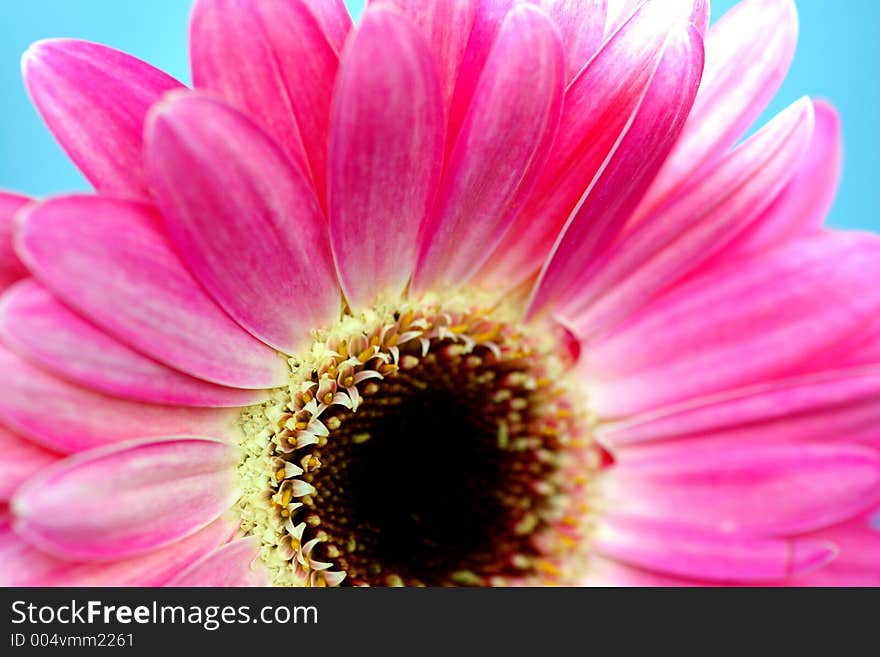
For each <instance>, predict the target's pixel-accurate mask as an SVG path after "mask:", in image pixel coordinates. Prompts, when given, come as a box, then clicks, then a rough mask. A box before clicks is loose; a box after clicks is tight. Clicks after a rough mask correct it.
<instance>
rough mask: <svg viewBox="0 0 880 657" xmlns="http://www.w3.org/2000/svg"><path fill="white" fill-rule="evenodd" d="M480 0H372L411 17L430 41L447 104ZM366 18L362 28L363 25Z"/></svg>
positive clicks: (453, 89) (372, 3) (373, 2)
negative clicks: (429, 0) (428, 0)
mask: <svg viewBox="0 0 880 657" xmlns="http://www.w3.org/2000/svg"><path fill="white" fill-rule="evenodd" d="M477 2H478V0H432V2H425V1H424V0H372V2H371V5H373V6H375V5H387V6H392V7H395V8H396V9H397V10H398V11H399V12H401V13H402V14H403V15H404V16H406V17H407V18H408V19H410V20H411V21H412V22H413V24H415V26H416V27H417V28H418V30H419V32H420V33H421V34H422V35H423V37H424V38H425V40H426V41H427V43H428V45H429V47H430V52H431V53H432V54H433V59H434V66H436V67H437V71H438V72H439V74H440V89H441V92H442V94H443V101H444V107H445V106H448V104H449V103H450V102H451V100H452V94H453V92H454V91H455V82H456V80H457V79H458V72H459V67H460V65H461V61H462V58H463V57H464V52H465V48H466V47H467V44H468V39H469V38H470V35H471V28H472V26H473V24H474V17H475V15H476V11H477ZM363 27H364V26H363V22H362V24H361V26H360V27H359V28H358V29H359V30H362V29H363Z"/></svg>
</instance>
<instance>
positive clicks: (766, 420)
mask: <svg viewBox="0 0 880 657" xmlns="http://www.w3.org/2000/svg"><path fill="white" fill-rule="evenodd" d="M600 433H601V436H602V439H603V441H605V442H607V443H609V444H611V445H613V446H615V447H618V448H620V447H625V446H627V445H640V446H641V445H645V444H648V443H658V442H662V441H666V440H673V439H681V438H686V439H689V440H697V439H698V440H699V444H700V445H706V444H708V443H711V444H722V443H723V444H729V445H744V444H769V443H795V442H805V441H812V440H816V441H826V440H828V441H830V440H846V441H848V442H860V443H864V444H868V445H873V446H876V447H880V368H877V367H874V368H855V369H846V370H840V371H835V372H824V373H820V374H816V375H811V376H805V377H796V378H793V379H787V380H782V381H774V382H770V383H764V384H758V385H755V386H751V387H748V388H742V389H739V390H733V391H731V392H728V393H725V394H723V395H714V396H710V397H704V398H697V399H693V400H688V401H687V402H684V403H683V404H679V405H677V406H671V407H667V408H664V409H660V410H658V411H656V412H653V413H648V414H646V415H642V416H636V417H634V418H631V419H629V420H625V421H622V422H618V423H612V424H606V425H604V426H602V427H601V428H600ZM646 451H647V450H644V449H640V450H639V451H638V453H639V454H643V453H645V452H646Z"/></svg>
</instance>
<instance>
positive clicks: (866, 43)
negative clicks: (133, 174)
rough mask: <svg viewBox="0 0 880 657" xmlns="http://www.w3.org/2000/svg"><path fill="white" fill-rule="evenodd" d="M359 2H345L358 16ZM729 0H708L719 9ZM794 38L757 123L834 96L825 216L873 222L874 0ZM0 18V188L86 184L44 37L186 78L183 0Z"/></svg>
mask: <svg viewBox="0 0 880 657" xmlns="http://www.w3.org/2000/svg"><path fill="white" fill-rule="evenodd" d="M363 4H364V3H363V0H348V5H349V7H350V8H351V10H352V12H353V14H355V15H358V14H359V13H360V11H361V10H362V7H363ZM733 4H735V2H734V0H713V2H712V14H713V16H714V17H718V16H720V15H721V14H723V13H724V12H725V11H726V10H727V9H729V8H730V7H731V6H732V5H733ZM797 4H798V10H799V13H800V25H801V32H800V41H799V45H798V50H797V53H796V55H795V59H794V63H793V65H792V68H791V71H790V73H789V76H788V78H787V79H786V81H785V83H784V84H783V86H782V88H781V89H780V91H779V93H778V94H777V97H776V99H775V100H774V102H773V103H772V104H771V106H770V107H769V108H768V110H767V112H766V113H765V115H764V116H763V117H762V118H761V120H760V121H759V123H760V122H763V121H766V120H767V119H768V118H769V117H770V116H772V115H773V114H774V113H776V112H777V111H779V110H780V109H782V108H783V107H785V106H786V105H788V104H789V103H790V102H791V101H793V100H795V99H796V98H798V97H800V96H802V95H804V94H809V95H812V96H820V97H824V98H827V99H829V100H831V101H832V102H833V103H834V104H835V105H836V106H837V107H838V108H839V110H840V112H841V115H842V116H843V126H844V149H845V150H844V153H845V156H844V173H843V182H842V184H841V188H840V193H839V195H838V197H837V200H836V202H835V204H834V207H833V208H832V211H831V216H830V218H829V221H830V222H831V223H832V224H834V225H836V226H841V227H847V228H869V229H873V230H880V179H878V174H877V154H878V152H880V56H878V54H877V50H876V48H877V45H876V44H877V33H878V30H880V2H878V1H877V0H800V1H799V2H798V3H797ZM2 11H3V21H2V25H0V89H2V96H0V188H2V189H9V190H17V191H22V192H26V193H29V194H34V195H47V194H54V193H58V192H63V191H73V190H82V189H87V188H88V186H87V184H86V182H85V181H84V180H83V178H82V177H81V176H80V174H79V173H78V172H77V171H76V169H75V168H74V167H73V165H72V164H70V163H69V161H68V160H67V158H66V157H65V156H64V154H63V153H62V151H61V150H60V148H59V147H58V146H57V145H56V144H55V142H54V140H53V139H52V137H51V135H50V134H49V133H48V131H47V130H46V129H45V128H44V126H43V124H42V122H41V121H40V119H39V117H38V116H37V114H36V112H35V111H34V110H33V108H32V107H31V105H30V102H29V100H28V97H27V94H26V92H25V90H24V87H23V85H22V83H21V76H20V70H19V60H20V57H21V53H22V52H24V50H25V49H26V48H27V47H28V45H29V44H30V43H31V42H33V41H36V40H38V39H41V38H46V37H60V36H64V37H78V38H82V39H88V40H91V41H99V42H101V43H105V44H108V45H111V46H114V47H116V48H119V49H121V50H125V51H126V52H129V53H132V54H134V55H136V56H138V57H140V58H141V59H144V60H146V61H149V62H151V63H152V64H154V65H155V66H158V67H159V68H162V69H164V70H166V71H168V72H169V73H171V74H172V75H174V76H175V77H177V78H178V79H180V80H181V81H183V82H188V81H189V69H188V64H187V23H188V17H189V3H188V2H186V1H185V0H151V1H150V2H138V1H136V0H123V1H120V0H43V2H15V1H13V0H4V2H3V6H2Z"/></svg>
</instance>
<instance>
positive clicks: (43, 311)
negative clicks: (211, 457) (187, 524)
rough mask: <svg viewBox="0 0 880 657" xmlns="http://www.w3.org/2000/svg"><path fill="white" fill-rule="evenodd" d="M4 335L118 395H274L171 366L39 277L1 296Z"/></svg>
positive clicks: (165, 398) (191, 399)
mask: <svg viewBox="0 0 880 657" xmlns="http://www.w3.org/2000/svg"><path fill="white" fill-rule="evenodd" d="M0 336H2V338H3V340H4V342H5V343H6V344H7V345H8V346H9V347H10V348H12V349H14V350H15V351H16V352H17V353H19V354H21V355H22V356H24V357H25V358H27V359H28V360H31V361H32V362H34V363H36V364H38V365H40V366H42V367H44V368H46V369H47V370H49V371H51V372H53V373H54V374H57V375H59V376H61V377H63V378H65V379H69V380H71V381H73V382H75V383H80V384H83V385H84V386H86V387H88V388H92V389H94V390H98V391H101V392H104V393H107V394H109V395H114V396H117V397H125V398H127V399H136V400H138V401H146V402H153V403H156V404H176V405H182V406H248V405H250V404H256V403H259V402H261V401H264V400H265V399H267V398H268V395H269V393H268V391H264V390H262V391H261V390H241V389H239V388H225V387H223V386H218V385H214V384H213V383H208V382H207V381H202V380H200V379H195V378H193V377H191V376H188V375H186V374H183V373H181V372H177V371H176V370H172V369H170V368H168V367H165V366H164V365H162V364H161V363H158V362H156V361H154V360H152V359H151V358H148V357H147V356H144V355H143V354H141V353H139V352H137V351H135V350H134V349H131V348H130V347H127V346H126V345H124V344H123V343H121V342H119V341H118V340H116V339H114V338H112V337H110V336H109V335H107V334H106V333H104V332H103V331H102V330H101V329H99V328H97V327H96V326H94V325H93V324H91V323H90V322H88V321H87V320H85V319H83V318H82V317H80V316H79V315H77V314H76V313H75V312H73V311H72V310H70V309H69V308H68V307H67V306H65V305H64V304H62V303H61V302H60V301H58V300H57V299H56V298H55V297H54V296H52V294H51V293H50V292H48V291H47V290H46V289H45V288H44V287H43V286H42V285H40V284H39V283H37V282H36V281H34V280H33V279H27V280H24V281H20V282H19V283H17V284H16V285H14V286H13V287H12V288H10V289H9V290H8V291H7V292H6V294H4V295H3V296H2V297H0Z"/></svg>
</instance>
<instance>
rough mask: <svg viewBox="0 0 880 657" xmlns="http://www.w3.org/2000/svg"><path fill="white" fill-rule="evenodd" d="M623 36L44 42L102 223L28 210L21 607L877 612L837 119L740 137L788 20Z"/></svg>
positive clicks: (16, 363) (258, 26)
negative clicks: (282, 588)
mask: <svg viewBox="0 0 880 657" xmlns="http://www.w3.org/2000/svg"><path fill="white" fill-rule="evenodd" d="M605 8H606V3H605V2H604V1H599V0H579V1H578V2H570V1H567V2H562V1H555V0H540V1H538V0H535V1H532V2H515V1H514V0H481V1H476V0H475V1H467V0H436V1H435V2H431V3H424V2H418V3H417V2H408V1H407V0H377V1H375V2H373V3H372V4H371V5H370V6H369V7H368V8H367V10H366V12H365V15H364V17H363V19H362V21H361V23H360V25H359V26H358V28H357V29H354V28H353V27H352V25H351V21H350V18H349V17H348V14H347V13H346V11H345V8H344V6H343V4H342V2H341V0H337V1H334V2H324V1H322V2H316V1H314V0H261V1H260V2H256V0H198V1H197V2H196V5H195V10H194V14H193V20H192V34H191V37H192V61H193V80H194V85H195V90H188V89H185V88H183V86H182V85H181V84H179V83H178V82H176V81H175V80H173V79H172V78H170V77H168V76H167V75H165V74H164V73H162V72H160V71H157V70H155V69H154V68H152V67H150V66H149V65H147V64H145V63H143V62H141V61H139V60H136V59H134V58H132V57H130V56H128V55H125V54H123V53H120V52H117V51H114V50H112V49H109V48H106V47H104V46H100V45H96V44H92V43H86V42H82V41H74V40H51V41H44V42H40V43H37V44H35V45H34V46H33V47H32V48H31V49H30V50H29V51H28V52H27V54H26V55H25V58H24V65H23V68H24V76H25V80H26V83H27V86H28V89H29V91H30V93H31V95H32V97H33V100H34V102H35V104H36V106H37V108H38V110H39V111H40V113H41V114H42V115H43V117H44V118H45V120H46V122H47V124H48V126H49V128H50V130H51V131H52V132H53V133H54V134H55V136H56V137H57V138H58V140H59V142H60V143H61V145H62V146H63V147H64V148H65V150H66V151H67V152H68V154H69V155H70V157H71V159H72V160H73V161H74V162H75V163H76V164H77V165H78V166H79V168H80V169H81V170H82V171H83V173H84V174H85V175H86V177H87V178H88V179H89V180H90V181H91V183H92V184H93V185H94V187H95V189H96V192H97V193H96V194H94V195H73V196H63V197H59V198H53V199H49V200H45V201H32V200H31V199H27V198H24V197H20V196H16V195H11V194H9V195H4V196H2V198H0V203H2V205H0V217H2V226H3V230H4V231H5V232H4V233H3V235H0V237H2V239H0V249H2V251H0V264H2V268H3V269H2V282H3V284H4V286H5V285H9V284H10V283H12V282H13V281H14V283H13V284H12V285H11V286H9V287H8V289H6V291H5V293H4V294H3V297H2V301H0V307H2V317H0V330H2V339H3V344H4V345H5V346H3V347H2V348H0V370H2V372H3V384H2V388H0V419H2V422H3V425H4V426H5V427H6V428H4V429H2V432H0V443H2V452H0V468H2V472H3V477H2V482H3V483H2V489H0V492H2V496H3V497H2V499H3V500H7V501H8V504H9V506H8V512H7V513H5V514H4V516H3V520H2V530H0V532H2V533H0V553H2V555H3V558H2V560H0V561H2V564H3V565H2V567H0V569H2V572H0V577H2V580H3V581H4V582H5V583H7V584H31V585H33V584H39V585H46V584H81V585H82V584H86V585H162V584H171V585H247V584H266V583H273V584H281V585H313V586H326V585H329V586H333V585H340V584H342V585H348V584H353V585H371V584H372V585H376V584H378V585H396V584H407V585H409V584H414V585H420V584H427V585H438V584H444V585H445V584H463V585H487V584H490V585H496V584H497V585H505V584H512V585H516V584H537V583H556V584H559V583H561V584H616V585H625V584H635V585H647V584H660V585H671V584H728V583H730V584H792V585H809V584H812V585H827V584H834V585H866V584H874V585H876V584H878V583H880V533H878V513H880V442H878V440H880V432H878V429H877V426H878V422H877V419H878V415H880V405H878V400H880V395H878V391H880V351H878V344H880V343H878V340H877V337H878V336H880V323H878V317H880V313H878V307H880V295H878V291H877V288H876V285H874V284H873V281H875V280H877V278H878V275H880V257H878V256H880V240H878V238H877V236H875V235H871V234H865V233H854V232H843V231H836V230H830V229H826V228H823V227H822V226H821V223H822V220H823V218H824V215H825V213H826V211H827V209H828V206H829V205H830V203H831V200H832V197H833V195H834V191H835V187H836V183H837V177H838V172H839V167H840V132H839V125H838V119H837V116H836V114H835V112H834V110H833V109H832V108H831V107H830V106H829V105H828V104H826V103H824V102H822V101H813V100H810V99H808V98H803V99H801V100H798V101H796V102H795V103H793V104H792V105H791V106H790V107H789V108H788V109H786V110H785V111H783V112H782V113H780V114H779V115H778V116H777V117H775V118H774V119H773V120H771V121H770V122H769V123H768V124H767V125H766V126H764V127H763V128H762V129H760V130H759V131H758V132H756V133H755V134H754V135H752V136H751V137H749V138H747V139H745V141H743V142H742V143H740V144H738V145H737V142H738V140H739V139H740V137H741V136H742V135H743V133H744V132H745V131H746V130H747V129H748V127H749V125H750V124H751V123H752V122H753V121H754V120H755V119H756V117H757V116H758V114H759V113H760V112H761V111H762V109H763V107H764V106H765V105H766V104H767V102H768V101H769V99H770V97H771V96H772V95H773V94H774V92H775V91H776V88H777V87H778V85H779V83H780V81H781V78H782V77H783V75H784V74H785V71H786V69H787V66H788V64H789V61H790V59H791V56H792V52H793V49H794V45H795V41H796V32H797V21H796V14H795V10H794V6H793V4H792V3H791V2H790V1H789V0H744V1H743V2H741V3H740V4H739V5H737V6H736V7H735V8H734V9H733V10H731V11H730V12H729V13H728V14H727V15H725V16H724V17H722V18H721V19H720V20H719V21H717V22H716V23H715V24H714V25H713V26H712V27H711V28H709V27H708V13H709V10H708V2H705V1H703V0H648V1H647V2H644V3H635V2H628V1H625V0H621V1H618V2H609V3H608V11H607V15H606V9H605ZM704 46H705V52H706V57H705V66H704ZM10 234H12V237H11V239H10ZM13 243H14V247H15V248H14V253H13V251H12V250H11V248H10V247H11V244H13Z"/></svg>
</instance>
